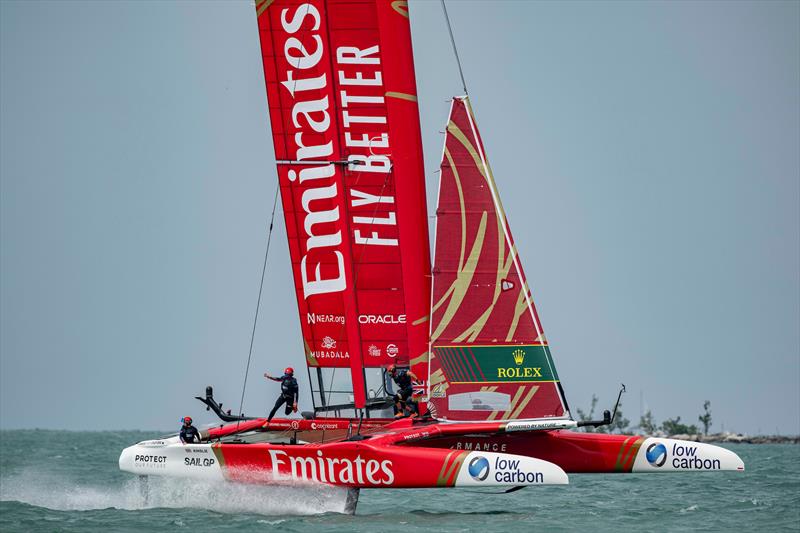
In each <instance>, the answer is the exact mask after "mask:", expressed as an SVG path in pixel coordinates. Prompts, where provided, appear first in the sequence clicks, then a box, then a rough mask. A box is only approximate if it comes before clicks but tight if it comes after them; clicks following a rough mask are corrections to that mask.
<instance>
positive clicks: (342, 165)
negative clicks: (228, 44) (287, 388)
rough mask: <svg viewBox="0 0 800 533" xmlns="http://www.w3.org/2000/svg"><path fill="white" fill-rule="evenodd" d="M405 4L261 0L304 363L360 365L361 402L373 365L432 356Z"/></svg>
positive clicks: (356, 383)
mask: <svg viewBox="0 0 800 533" xmlns="http://www.w3.org/2000/svg"><path fill="white" fill-rule="evenodd" d="M405 4H406V3H405V2H397V1H394V2H389V1H388V0H361V1H359V0H310V1H306V2H303V1H298V0H259V1H257V2H256V11H257V14H258V27H259V35H260V38H261V49H262V55H263V60H264V61H263V62H264V76H265V79H266V86H267V96H268V102H269V111H270V119H271V122H272V133H273V142H274V146H275V156H276V159H277V160H278V180H279V183H280V188H281V200H282V205H283V211H284V217H285V221H286V231H287V236H288V240H289V249H290V255H291V260H292V271H293V274H294V282H295V289H296V294H297V303H298V308H299V312H300V323H301V326H302V333H303V340H304V344H305V353H306V360H307V363H308V365H309V366H315V367H349V368H350V369H351V374H352V382H353V392H354V399H355V404H356V407H363V405H364V389H365V387H364V372H363V369H364V367H375V366H383V365H386V364H388V363H390V362H393V361H397V362H399V363H401V364H408V363H409V361H410V360H411V359H412V358H419V357H420V356H424V355H425V354H426V353H427V324H426V323H424V317H426V316H427V314H428V299H429V294H430V292H429V291H430V285H429V283H430V282H429V277H427V274H428V272H429V269H430V259H429V256H428V247H427V245H426V244H425V243H427V242H428V233H427V221H426V216H425V214H426V207H425V195H424V175H423V171H422V151H421V141H420V133H419V119H418V110H417V103H416V89H415V82H414V74H413V62H412V58H411V42H410V30H409V26H408V12H407V9H406V6H405ZM401 243H404V244H403V246H402V252H401ZM423 358H424V357H423Z"/></svg>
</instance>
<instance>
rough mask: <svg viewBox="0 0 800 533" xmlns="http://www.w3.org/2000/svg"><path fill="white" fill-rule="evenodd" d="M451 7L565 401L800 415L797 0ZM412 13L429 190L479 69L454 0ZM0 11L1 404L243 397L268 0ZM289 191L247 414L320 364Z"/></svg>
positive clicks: (82, 408) (57, 424)
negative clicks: (299, 279) (310, 333)
mask: <svg viewBox="0 0 800 533" xmlns="http://www.w3.org/2000/svg"><path fill="white" fill-rule="evenodd" d="M448 5H449V8H450V15H451V19H452V23H453V28H454V31H455V34H456V39H457V41H458V45H459V52H460V54H461V57H462V61H463V67H464V72H465V75H466V78H467V83H468V86H469V90H470V95H471V96H472V100H473V106H474V109H475V112H476V115H477V119H478V124H479V127H480V128H481V131H482V134H483V137H484V141H485V144H486V148H487V153H488V156H489V158H490V161H491V164H492V167H493V171H494V174H495V176H496V178H497V182H498V186H499V187H500V192H501V195H502V197H503V201H504V204H505V208H506V211H507V213H508V216H509V220H510V224H511V228H512V231H513V233H514V235H515V240H516V242H517V246H518V248H519V251H520V254H521V256H522V259H523V262H524V264H525V270H526V272H527V274H528V277H529V282H530V284H531V287H532V290H533V295H534V299H535V301H536V303H537V306H538V308H539V312H540V315H541V318H542V322H543V324H544V328H545V331H546V332H547V334H548V338H549V340H550V342H551V345H552V348H553V354H554V357H555V359H556V364H557V365H558V369H559V374H560V375H561V378H562V380H563V383H564V386H565V389H566V392H567V397H568V400H569V401H570V403H571V407H572V408H573V409H574V408H575V407H583V408H585V407H586V406H588V404H589V401H590V398H591V396H592V393H596V394H598V395H599V396H600V399H601V404H602V405H603V406H607V405H610V404H611V402H612V399H613V396H614V394H615V392H616V389H617V387H618V384H619V383H620V382H624V383H625V384H626V385H628V388H629V391H630V394H628V395H627V396H626V397H625V399H624V408H623V411H624V412H625V414H626V415H627V416H628V418H631V419H632V420H638V416H639V409H640V398H642V399H643V402H644V404H645V406H646V407H647V406H649V407H650V408H652V410H653V412H654V415H655V416H656V418H657V419H658V420H663V419H664V418H666V417H668V416H678V415H680V416H681V417H682V419H683V420H686V421H688V422H696V421H697V420H696V417H697V414H698V413H699V411H700V409H701V406H702V403H703V401H704V400H706V399H708V400H711V402H712V413H713V416H714V426H713V428H714V429H717V430H718V429H721V427H722V424H723V423H724V425H725V429H729V430H738V431H745V432H750V433H755V432H757V431H759V430H760V431H762V432H774V431H776V429H777V430H779V431H781V432H784V433H798V432H800V250H799V247H800V215H799V210H800V207H799V206H800V189H799V184H800V155H798V153H799V149H798V147H799V146H800V3H798V2H669V3H661V2H639V3H636V2H620V3H608V2H588V3H583V2H563V3H555V2H553V3H549V2H548V3H545V2H521V1H520V2H498V1H493V2H477V1H476V2H450V3H449V4H448ZM411 20H412V28H413V37H414V49H415V57H416V68H417V76H418V77H417V82H418V90H419V96H420V107H421V112H422V125H423V138H424V148H425V163H426V174H427V176H428V190H429V193H430V194H429V211H430V212H433V209H434V202H435V194H434V193H435V186H436V181H435V180H436V174H434V171H435V170H436V168H437V166H438V158H439V156H440V154H441V142H442V136H441V135H440V134H439V133H438V132H439V130H441V129H443V125H444V121H445V119H446V114H447V109H448V104H447V102H446V100H447V99H448V98H449V97H450V96H451V95H454V94H460V93H461V92H462V90H461V84H460V81H459V78H458V72H457V69H456V66H455V62H454V59H453V57H452V51H451V49H450V44H449V40H448V38H447V33H446V27H445V25H444V21H443V18H442V15H441V8H440V6H439V3H438V2H423V1H416V2H413V1H412V2H411ZM0 24H1V26H0V39H1V42H0V54H2V55H1V59H2V65H1V67H0V68H1V69H2V70H0V180H1V181H0V208H1V209H2V212H1V213H0V236H1V237H2V250H1V251H0V297H1V298H0V426H2V427H3V428H19V427H50V428H70V429H100V428H163V429H169V428H172V427H174V426H176V424H177V422H178V419H179V418H180V417H181V416H182V415H184V414H192V415H195V418H196V419H197V420H198V421H199V422H201V423H206V422H212V418H211V417H209V416H208V415H207V414H203V412H202V411H201V410H200V408H199V406H200V404H199V403H197V402H196V400H193V399H192V397H193V396H194V395H196V394H201V393H202V392H203V389H204V387H205V385H207V384H209V383H211V384H214V386H215V389H216V391H217V394H218V396H219V398H220V399H222V400H223V401H224V402H225V403H226V404H227V405H226V407H227V406H230V407H233V408H234V409H235V408H236V407H237V406H238V401H239V395H240V393H241V384H242V379H243V374H244V367H245V363H246V358H247V348H248V343H249V337H250V329H251V327H252V317H253V312H254V308H255V303H256V302H255V300H256V295H257V291H258V281H259V275H260V268H261V260H262V257H263V252H264V245H265V227H266V224H267V222H266V219H267V217H268V215H269V210H270V207H271V200H272V196H273V194H274V190H275V181H276V178H275V167H274V163H273V161H274V157H273V151H272V145H271V140H270V137H269V131H268V117H267V109H266V100H265V98H266V97H265V94H264V87H263V78H262V73H261V66H260V52H259V45H258V36H257V31H256V23H255V14H254V9H253V7H252V4H251V3H250V2H224V3H223V2H219V3H216V2H208V3H206V2H106V3H101V2H43V1H42V2H11V1H3V2H0ZM278 218H279V219H280V222H279V223H278V224H276V231H275V233H274V240H273V243H272V249H271V252H270V258H269V268H268V274H267V280H266V285H265V298H264V305H263V306H262V317H261V320H260V322H259V328H258V331H257V337H256V345H255V351H254V356H253V366H252V368H251V372H250V381H249V383H248V389H247V396H246V399H245V412H246V413H248V414H259V413H263V412H264V411H265V409H266V406H267V404H268V403H271V402H272V398H273V397H274V396H275V395H276V394H277V387H276V385H275V384H272V383H269V384H267V383H265V381H264V380H263V378H261V377H260V375H261V374H262V373H263V372H264V371H265V370H269V371H272V372H277V371H279V370H280V369H282V368H283V367H284V366H286V365H287V364H293V365H294V366H295V367H301V368H302V367H303V366H304V365H303V358H302V344H301V340H300V331H299V326H298V320H297V313H296V312H297V307H296V304H295V302H294V296H293V292H292V290H291V277H290V271H289V262H288V251H287V246H286V239H285V234H284V227H283V222H282V219H281V217H280V215H279V216H278ZM304 376H305V373H304V372H301V377H304ZM308 398H309V396H308V394H307V393H306V390H303V392H302V394H301V402H302V401H303V400H304V399H305V400H308Z"/></svg>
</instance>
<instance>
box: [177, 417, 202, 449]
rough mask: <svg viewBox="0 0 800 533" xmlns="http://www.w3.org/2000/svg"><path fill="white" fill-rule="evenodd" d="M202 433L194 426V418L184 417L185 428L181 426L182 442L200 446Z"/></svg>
mask: <svg viewBox="0 0 800 533" xmlns="http://www.w3.org/2000/svg"><path fill="white" fill-rule="evenodd" d="M201 440H202V439H201V438H200V432H199V431H197V428H196V427H194V426H193V425H192V417H191V416H184V417H183V426H181V442H182V443H184V444H195V443H197V444H200V442H201Z"/></svg>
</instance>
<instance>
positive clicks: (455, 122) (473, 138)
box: [428, 97, 566, 420]
mask: <svg viewBox="0 0 800 533" xmlns="http://www.w3.org/2000/svg"><path fill="white" fill-rule="evenodd" d="M440 180H441V181H440V183H439V200H438V205H437V209H436V215H437V218H436V242H435V251H434V268H433V292H432V295H433V297H432V301H431V304H432V310H431V330H430V336H431V345H432V355H431V361H430V378H429V387H430V388H429V390H428V393H429V404H428V407H429V409H430V410H431V411H432V412H433V413H434V414H435V415H436V416H437V417H439V418H447V419H451V420H507V419H522V418H544V417H562V416H566V408H565V405H566V404H565V402H564V400H563V396H562V394H561V390H560V386H559V382H558V381H559V380H558V374H557V373H556V369H555V365H554V364H553V359H552V357H551V355H550V349H549V347H548V345H547V339H546V338H545V336H544V332H543V330H542V326H541V323H540V322H539V317H538V315H537V313H536V308H535V307H534V305H533V301H532V299H531V294H530V290H529V288H528V285H527V283H526V281H525V274H524V273H523V271H522V264H521V263H520V258H519V257H518V255H517V250H516V248H515V247H514V241H513V239H512V237H511V231H510V230H509V227H508V221H507V220H506V216H505V213H504V212H503V206H502V204H501V203H500V197H499V195H498V191H497V187H496V186H495V183H494V178H493V176H492V172H491V169H490V168H489V164H488V161H487V159H486V154H485V152H484V148H483V144H482V142H481V137H480V134H479V133H478V129H477V126H476V125H475V118H474V116H473V114H472V110H471V107H470V105H469V101H468V99H467V98H466V97H461V98H455V99H454V100H453V103H452V107H451V111H450V118H449V121H448V124H447V131H446V139H445V147H444V154H443V158H442V164H441V177H440Z"/></svg>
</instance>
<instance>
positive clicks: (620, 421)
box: [576, 394, 711, 435]
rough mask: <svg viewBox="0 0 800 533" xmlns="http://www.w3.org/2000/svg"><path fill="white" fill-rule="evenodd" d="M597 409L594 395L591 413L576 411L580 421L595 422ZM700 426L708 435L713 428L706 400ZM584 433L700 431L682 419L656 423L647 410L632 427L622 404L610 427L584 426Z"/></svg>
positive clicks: (687, 432)
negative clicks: (623, 412)
mask: <svg viewBox="0 0 800 533" xmlns="http://www.w3.org/2000/svg"><path fill="white" fill-rule="evenodd" d="M596 408H597V396H596V395H594V394H592V405H591V407H590V408H589V412H588V413H587V412H585V411H584V410H583V409H580V408H578V409H576V412H577V414H578V420H579V421H587V420H595V410H596ZM697 419H698V421H699V422H700V425H701V426H702V428H703V434H704V435H708V430H709V428H711V402H710V401H709V400H706V401H705V402H703V413H702V414H701V415H699V416H698V417H697ZM583 430H584V431H586V432H589V433H626V432H630V431H635V430H638V432H639V433H642V434H645V435H654V434H656V433H658V432H663V433H665V434H666V435H697V434H698V433H700V429H699V428H698V426H697V425H696V424H691V425H689V424H684V423H682V422H681V417H679V416H676V417H675V418H667V419H666V420H664V421H663V422H661V424H659V423H658V422H656V419H655V417H653V413H652V412H651V411H650V409H648V410H647V412H645V413H644V414H643V415H642V416H641V417H640V418H639V423H638V424H636V425H633V426H632V425H631V421H630V420H628V419H627V418H625V416H624V415H623V414H622V402H620V404H619V408H618V409H617V415H616V416H615V417H614V421H613V422H612V423H611V424H610V425H608V426H600V427H597V428H595V427H592V426H584V428H583Z"/></svg>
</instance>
